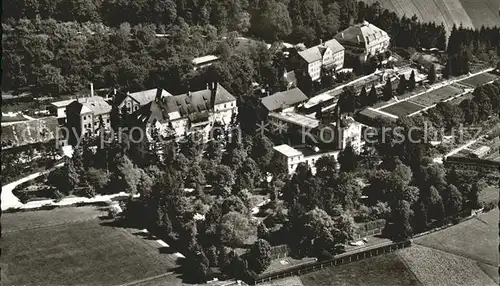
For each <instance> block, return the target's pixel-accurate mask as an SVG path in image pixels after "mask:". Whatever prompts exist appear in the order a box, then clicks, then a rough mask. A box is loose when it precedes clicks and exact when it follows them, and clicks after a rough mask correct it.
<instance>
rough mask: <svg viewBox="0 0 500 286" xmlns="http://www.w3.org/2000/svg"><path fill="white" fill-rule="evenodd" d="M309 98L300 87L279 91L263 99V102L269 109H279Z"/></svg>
mask: <svg viewBox="0 0 500 286" xmlns="http://www.w3.org/2000/svg"><path fill="white" fill-rule="evenodd" d="M306 100H307V96H306V95H305V94H304V93H303V92H302V91H301V90H300V89H298V88H293V89H290V90H287V91H282V92H277V93H275V94H273V95H270V96H267V97H264V98H262V99H261V102H262V104H263V105H264V107H265V108H266V109H267V110H268V111H274V110H278V109H281V108H284V107H288V106H293V105H296V104H299V103H301V102H304V101H306Z"/></svg>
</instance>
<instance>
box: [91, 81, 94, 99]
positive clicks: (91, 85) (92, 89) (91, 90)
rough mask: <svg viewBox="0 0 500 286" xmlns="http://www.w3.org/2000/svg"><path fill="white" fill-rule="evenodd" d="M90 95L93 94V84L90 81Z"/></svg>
mask: <svg viewBox="0 0 500 286" xmlns="http://www.w3.org/2000/svg"><path fill="white" fill-rule="evenodd" d="M90 96H91V97H92V96H94V84H93V83H90Z"/></svg>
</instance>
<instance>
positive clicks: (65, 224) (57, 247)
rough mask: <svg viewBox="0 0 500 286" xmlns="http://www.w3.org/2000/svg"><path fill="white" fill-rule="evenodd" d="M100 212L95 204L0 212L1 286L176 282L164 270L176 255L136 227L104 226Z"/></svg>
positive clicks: (171, 267) (173, 283)
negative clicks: (0, 239) (0, 238)
mask: <svg viewBox="0 0 500 286" xmlns="http://www.w3.org/2000/svg"><path fill="white" fill-rule="evenodd" d="M103 215H105V213H104V212H103V211H100V210H99V208H96V207H68V208H61V209H54V210H51V211H31V212H19V213H6V214H3V215H2V241H1V247H2V258H1V266H2V272H1V276H2V285H35V284H36V285H118V284H124V283H131V282H134V281H141V280H143V279H147V278H151V277H156V276H158V277H157V278H156V279H152V280H150V281H144V282H142V283H139V284H138V285H155V284H156V285H158V284H163V285H165V283H167V282H166V281H167V280H168V281H169V282H168V285H175V284H179V283H180V282H175V281H177V280H176V278H174V276H172V277H170V276H171V275H170V273H168V272H169V271H172V270H173V269H174V268H175V267H177V263H176V259H177V258H176V256H174V255H173V254H168V253H169V251H168V250H165V249H163V248H162V247H161V246H160V245H159V244H158V243H157V242H156V241H155V240H151V239H149V238H148V237H144V236H143V235H144V234H143V233H141V232H139V231H138V230H135V229H124V228H119V227H112V226H106V225H103V223H104V221H103V220H101V219H100V218H98V217H99V216H103ZM179 281H180V280H179ZM134 285H135V284H134Z"/></svg>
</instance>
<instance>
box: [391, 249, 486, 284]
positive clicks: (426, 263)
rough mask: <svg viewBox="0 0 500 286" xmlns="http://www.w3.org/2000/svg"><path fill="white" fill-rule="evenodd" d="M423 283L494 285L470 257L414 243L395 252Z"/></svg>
mask: <svg viewBox="0 0 500 286" xmlns="http://www.w3.org/2000/svg"><path fill="white" fill-rule="evenodd" d="M397 255H398V256H399V257H400V258H401V259H402V260H403V261H404V262H405V264H406V265H407V266H408V268H409V269H411V271H412V272H413V273H414V274H415V276H416V277H417V278H418V280H419V281H420V282H422V284H423V285H429V286H434V285H457V286H458V285H463V286H468V285H495V282H494V281H493V280H492V279H491V278H490V277H489V276H488V275H487V274H486V273H484V272H483V271H482V270H481V268H480V267H479V266H478V264H477V263H476V262H475V261H474V260H471V259H468V258H465V257H461V256H458V255H454V254H451V253H447V252H444V251H440V250H436V249H432V248H428V247H425V246H420V245H414V246H412V247H408V248H406V249H402V250H400V251H398V252H397Z"/></svg>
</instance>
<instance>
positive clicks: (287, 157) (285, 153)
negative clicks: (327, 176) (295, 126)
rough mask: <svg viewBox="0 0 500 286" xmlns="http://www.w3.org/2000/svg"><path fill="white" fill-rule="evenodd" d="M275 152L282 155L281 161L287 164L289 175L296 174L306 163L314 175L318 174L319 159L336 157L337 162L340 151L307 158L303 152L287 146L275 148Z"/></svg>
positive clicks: (312, 155)
mask: <svg viewBox="0 0 500 286" xmlns="http://www.w3.org/2000/svg"><path fill="white" fill-rule="evenodd" d="M274 151H275V152H277V153H278V154H279V155H280V156H279V157H280V159H281V160H283V161H284V162H285V163H286V165H287V169H288V174H289V175H293V174H294V173H295V171H296V170H297V167H298V165H299V164H300V163H306V164H307V165H308V166H309V168H311V172H312V174H313V175H314V174H316V162H317V161H318V159H319V158H321V157H324V156H334V157H335V160H337V157H338V154H339V151H330V152H323V153H317V154H311V155H307V156H306V155H304V153H302V152H301V151H299V150H297V149H295V148H293V147H291V146H289V145H286V144H283V145H279V146H275V147H274Z"/></svg>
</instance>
